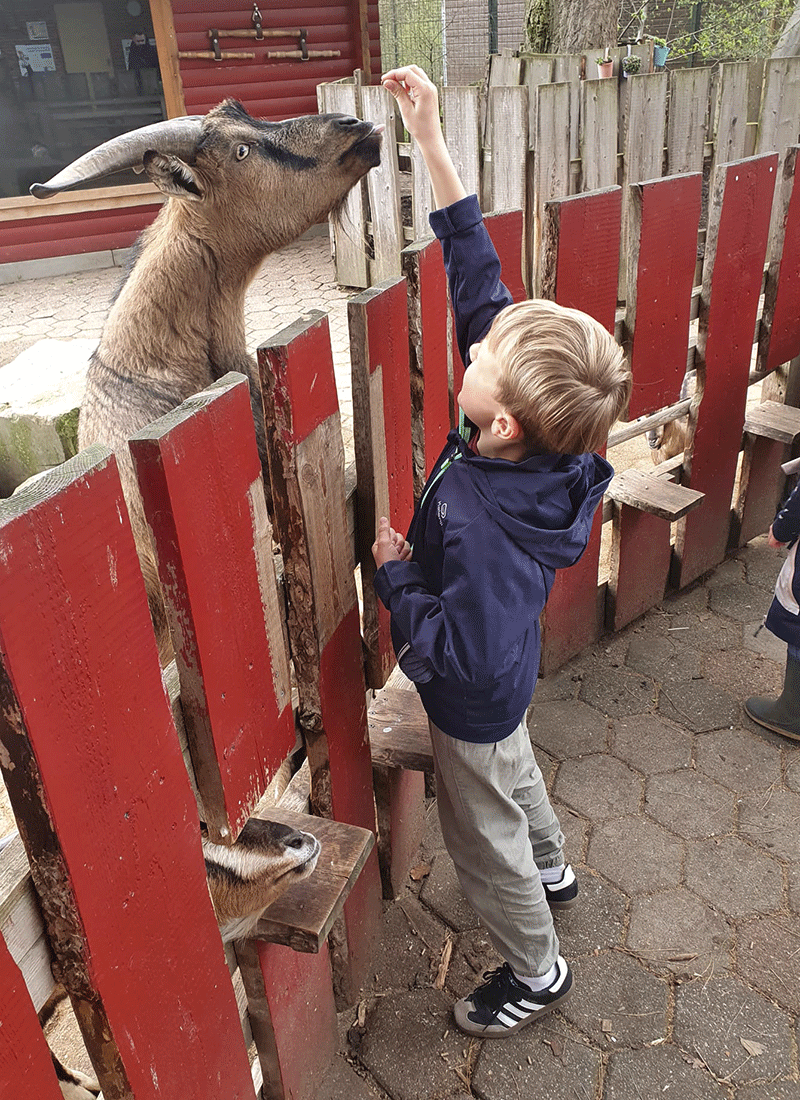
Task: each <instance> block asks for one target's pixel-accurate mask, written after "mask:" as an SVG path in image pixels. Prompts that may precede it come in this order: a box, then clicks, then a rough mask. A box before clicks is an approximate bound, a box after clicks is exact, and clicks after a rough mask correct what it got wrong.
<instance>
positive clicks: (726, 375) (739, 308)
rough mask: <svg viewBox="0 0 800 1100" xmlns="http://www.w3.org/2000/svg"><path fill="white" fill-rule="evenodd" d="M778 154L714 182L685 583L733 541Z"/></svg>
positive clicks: (682, 537)
mask: <svg viewBox="0 0 800 1100" xmlns="http://www.w3.org/2000/svg"><path fill="white" fill-rule="evenodd" d="M777 160H778V158H777V155H776V154H771V155H766V156H761V157H752V158H750V159H748V160H743V161H738V162H737V163H734V164H730V165H723V166H721V167H720V168H718V169H717V172H716V174H715V177H714V181H713V189H712V199H711V206H710V210H709V228H708V235H707V238H706V256H705V264H704V271H703V288H702V291H701V299H700V320H699V330H698V337H697V350H696V354H695V365H696V367H697V379H698V388H699V392H700V393H701V394H702V400H701V402H700V405H699V408H698V409H697V414H696V419H694V418H692V417H690V432H691V434H692V436H693V438H690V440H689V445H690V447H691V457H690V459H689V460H688V461H687V466H688V471H687V472H689V473H690V479H687V478H684V479H683V480H684V483H688V484H689V485H690V486H691V487H692V488H693V489H698V490H699V491H700V492H703V493H705V494H706V500H705V502H704V504H703V507H702V509H700V510H699V511H697V512H694V513H692V514H691V515H689V516H686V517H685V518H684V519H682V520H680V521H679V524H678V538H677V542H676V547H675V550H676V558H677V563H678V567H677V570H676V577H677V580H678V583H679V585H680V587H683V586H684V585H686V584H689V583H691V581H693V580H695V579H696V578H697V577H699V576H700V575H701V574H702V573H705V572H706V571H707V570H709V569H711V568H713V567H714V566H715V565H718V564H719V562H720V561H722V559H723V557H724V556H725V550H726V547H727V545H728V538H729V534H730V526H731V522H730V521H731V500H732V495H733V485H734V480H735V476H736V465H737V460H738V455H739V448H740V444H741V429H742V426H743V424H744V413H745V404H746V399H747V387H748V383H749V376H750V359H751V354H752V347H753V332H754V331H755V322H756V314H757V311H758V303H759V296H760V293H761V284H762V277H763V271H764V257H765V255H766V249H767V239H768V232H769V219H770V211H771V208H772V194H773V191H774V187H775V176H776V170H777ZM692 429H693V430H692Z"/></svg>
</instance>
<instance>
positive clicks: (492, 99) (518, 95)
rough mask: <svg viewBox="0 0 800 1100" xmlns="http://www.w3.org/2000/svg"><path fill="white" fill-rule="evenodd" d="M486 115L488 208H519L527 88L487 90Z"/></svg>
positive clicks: (525, 149)
mask: <svg viewBox="0 0 800 1100" xmlns="http://www.w3.org/2000/svg"><path fill="white" fill-rule="evenodd" d="M489 118H490V131H491V134H492V163H491V181H492V183H491V194H492V205H491V209H492V210H494V211H497V212H500V211H502V210H523V209H524V208H525V184H526V179H527V167H528V156H527V153H528V89H527V88H524V87H514V88H492V89H490V91H489Z"/></svg>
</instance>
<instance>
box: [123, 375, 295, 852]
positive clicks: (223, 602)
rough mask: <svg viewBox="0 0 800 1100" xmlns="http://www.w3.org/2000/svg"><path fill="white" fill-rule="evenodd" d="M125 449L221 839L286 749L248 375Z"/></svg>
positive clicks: (287, 717)
mask: <svg viewBox="0 0 800 1100" xmlns="http://www.w3.org/2000/svg"><path fill="white" fill-rule="evenodd" d="M130 447H131V453H132V455H133V458H134V464H135V466H136V471H137V475H138V478H139V482H140V486H141V490H142V499H143V502H144V506H145V513H146V515H147V520H148V524H149V526H150V528H151V531H152V533H153V537H154V541H155V544H156V551H157V559H158V567H159V575H160V577H161V583H162V586H163V588H164V592H165V596H166V599H167V607H168V613H169V617H170V621H171V624H172V632H173V638H174V639H175V648H176V658H177V661H178V672H179V674H180V681H181V705H182V707H183V713H184V719H185V722H186V730H187V734H188V737H189V744H190V747H191V749H192V757H193V761H194V765H195V771H196V773H197V779H198V784H199V786H200V792H201V796H202V800H203V809H204V812H205V816H206V822H207V824H208V826H209V831H210V833H211V837H212V839H213V840H216V841H217V842H218V843H226V842H228V843H229V842H231V841H232V840H233V839H235V838H236V836H237V835H238V833H239V831H240V830H241V828H242V827H243V826H244V825H245V823H246V822H247V819H248V817H249V816H250V812H251V811H252V809H253V807H254V806H255V804H256V803H257V802H258V800H259V798H260V797H261V795H262V794H263V793H264V791H265V790H266V788H267V784H268V783H269V781H270V780H271V779H272V777H273V776H274V774H275V772H276V771H277V769H278V767H279V766H280V765H281V763H282V761H283V759H284V757H285V756H286V755H287V754H288V753H289V752H290V751H291V749H292V747H293V746H294V742H295V730H294V714H293V711H292V705H291V688H290V684H289V667H288V658H287V656H286V652H285V646H284V639H283V634H282V629H281V624H280V619H279V614H280V612H279V610H278V598H277V592H276V587H275V574H274V566H273V562H272V529H271V526H270V523H269V520H268V518H267V512H266V502H265V498H264V485H263V481H262V476H261V461H260V459H259V456H258V450H257V448H256V440H255V432H254V428H253V414H252V411H251V405H250V389H249V386H248V382H247V379H246V378H245V377H244V376H243V375H239V374H230V375H226V376H225V378H223V379H222V380H220V381H219V382H217V383H215V384H214V385H213V386H211V387H209V389H207V390H206V391H204V393H202V394H199V395H197V396H196V397H194V398H190V399H189V400H188V401H185V402H184V403H183V404H182V405H181V406H180V407H179V408H178V409H176V410H175V411H174V412H172V413H169V414H167V415H166V416H164V417H162V418H161V419H160V420H157V421H156V422H155V423H154V424H152V425H150V426H149V427H148V428H146V429H144V430H143V431H141V432H139V433H138V434H137V435H136V436H135V437H134V438H133V439H132V440H131V443H130Z"/></svg>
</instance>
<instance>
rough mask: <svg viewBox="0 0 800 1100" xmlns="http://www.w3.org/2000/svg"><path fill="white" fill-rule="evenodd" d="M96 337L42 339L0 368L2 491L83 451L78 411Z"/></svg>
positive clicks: (9, 490)
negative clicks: (79, 434)
mask: <svg viewBox="0 0 800 1100" xmlns="http://www.w3.org/2000/svg"><path fill="white" fill-rule="evenodd" d="M96 346H97V341H96V340H38V341H37V342H36V343H35V344H34V345H33V346H32V347H30V348H28V350H27V351H24V352H22V354H21V355H18V356H17V358H16V359H14V360H13V361H12V362H11V363H8V364H7V365H6V366H5V367H2V368H0V496H3V497H6V496H10V495H11V493H13V491H14V489H16V487H17V486H18V485H21V484H22V482H23V481H25V480H26V479H27V478H29V477H31V476H32V475H33V474H38V473H40V472H41V471H42V470H47V469H50V468H51V467H53V466H57V465H59V463H61V462H64V460H65V459H67V458H71V457H72V456H73V455H75V454H77V451H78V412H79V409H80V404H81V401H82V400H83V394H84V390H85V388H86V369H87V367H88V364H89V358H90V356H91V354H92V352H93V351H94V349H95V347H96Z"/></svg>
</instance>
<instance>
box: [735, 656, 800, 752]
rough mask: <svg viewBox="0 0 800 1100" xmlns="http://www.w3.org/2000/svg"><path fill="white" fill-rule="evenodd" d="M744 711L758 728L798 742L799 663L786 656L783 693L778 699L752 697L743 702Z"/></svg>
mask: <svg viewBox="0 0 800 1100" xmlns="http://www.w3.org/2000/svg"><path fill="white" fill-rule="evenodd" d="M744 709H745V711H746V713H747V714H749V715H750V717H751V718H752V719H753V721H754V722H758V724H759V726H764V727H765V728H766V729H768V730H774V731H775V733H782V734H783V736H784V737H791V738H792V739H793V740H795V741H800V662H798V661H796V660H795V659H794V657H790V656H788V654H787V657H786V673H785V675H784V680H783V691H782V692H781V694H780V695H779V696H778V698H777V699H760V698H758V697H757V696H754V697H753V698H752V699H748V700H747V701H746V702H745V704H744Z"/></svg>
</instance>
